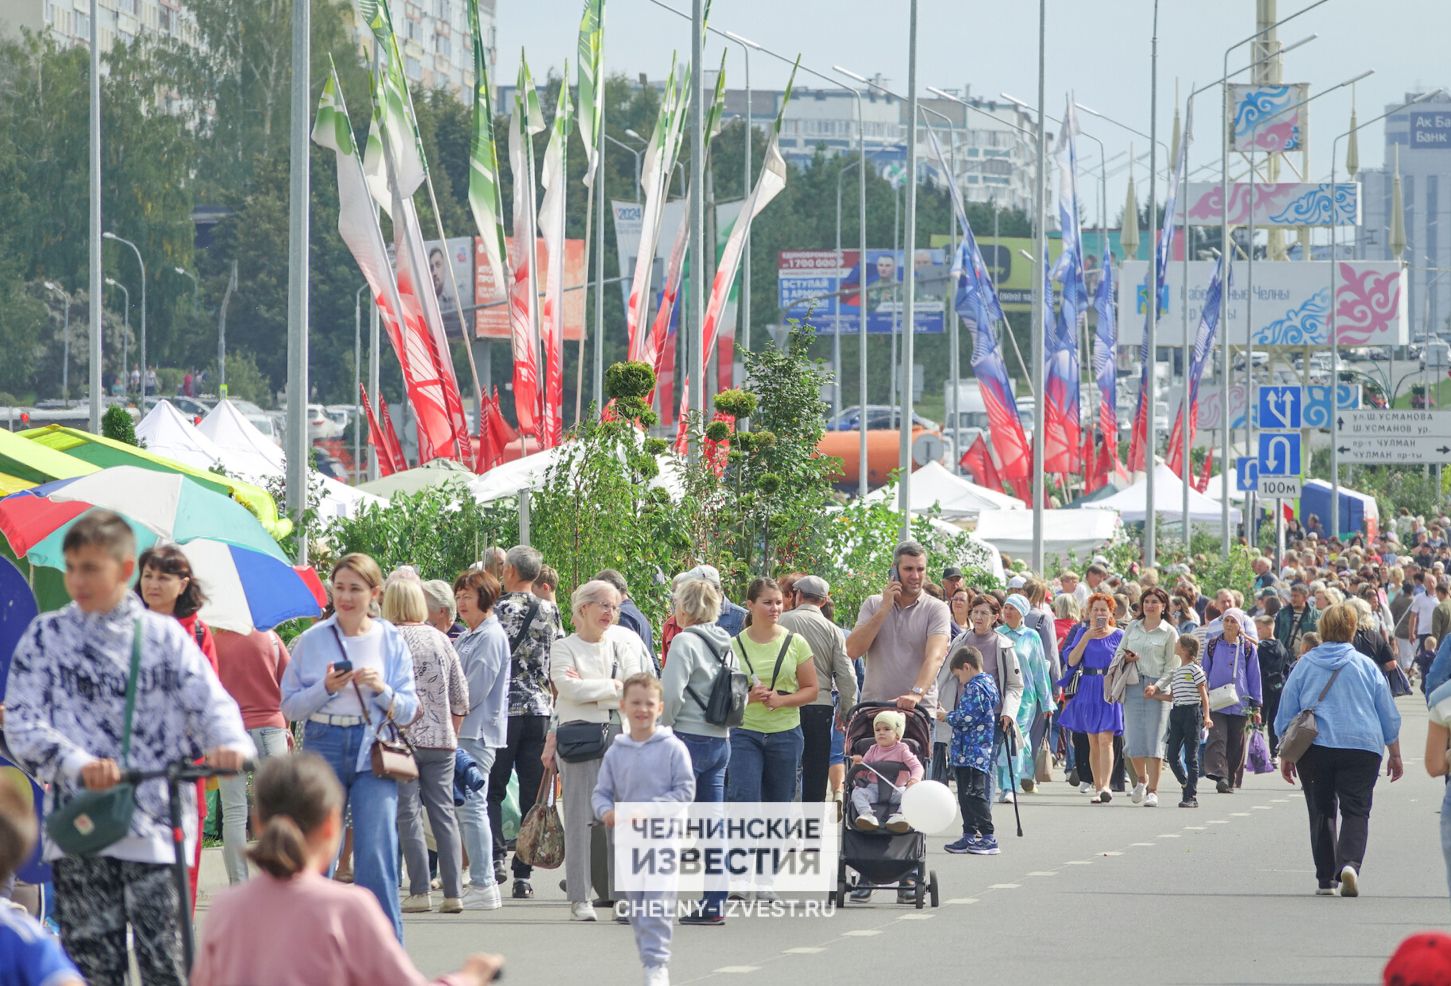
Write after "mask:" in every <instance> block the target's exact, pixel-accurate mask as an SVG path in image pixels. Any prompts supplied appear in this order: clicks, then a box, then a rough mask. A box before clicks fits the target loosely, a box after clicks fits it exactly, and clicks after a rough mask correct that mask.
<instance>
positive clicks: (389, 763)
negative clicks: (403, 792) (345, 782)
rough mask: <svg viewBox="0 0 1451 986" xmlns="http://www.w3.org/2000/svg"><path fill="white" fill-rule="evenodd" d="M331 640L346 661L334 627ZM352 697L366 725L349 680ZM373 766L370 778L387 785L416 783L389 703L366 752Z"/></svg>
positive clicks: (361, 702)
mask: <svg viewBox="0 0 1451 986" xmlns="http://www.w3.org/2000/svg"><path fill="white" fill-rule="evenodd" d="M332 626H333V637H334V638H336V639H337V642H338V650H340V651H342V652H343V659H344V660H347V659H348V649H347V648H346V647H344V646H343V635H342V632H341V631H340V630H338V625H337V624H336V623H334V624H333V625H332ZM353 694H355V695H357V696H358V705H359V706H361V707H362V709H363V718H364V719H367V720H369V721H371V720H372V716H370V715H369V714H368V700H367V699H365V698H363V690H362V689H361V688H359V687H358V682H357V680H356V679H354V680H353ZM369 757H370V759H371V761H372V765H373V776H374V777H381V778H383V779H384V780H387V781H416V780H418V763H417V761H415V760H414V759H413V744H412V743H410V742H408V737H407V736H404V735H403V731H402V730H401V729H399V728H398V723H396V722H394V721H393V705H392V703H389V705H388V711H387V712H386V713H384V720H383V724H382V725H381V726H377V727H375V728H374V730H373V749H372V750H371V751H370V752H369Z"/></svg>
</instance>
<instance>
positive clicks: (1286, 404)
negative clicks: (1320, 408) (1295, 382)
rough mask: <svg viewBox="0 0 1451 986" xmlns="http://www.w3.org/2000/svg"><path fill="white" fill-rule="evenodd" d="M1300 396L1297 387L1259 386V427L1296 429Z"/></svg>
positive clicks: (1300, 401) (1298, 422)
mask: <svg viewBox="0 0 1451 986" xmlns="http://www.w3.org/2000/svg"><path fill="white" fill-rule="evenodd" d="M1302 398H1303V395H1302V394H1301V392H1300V388H1299V387H1295V386H1275V387H1261V388H1260V393H1259V418H1260V427H1261V428H1264V429H1266V430H1268V431H1275V430H1283V431H1298V430H1299V428H1300V414H1301V405H1302Z"/></svg>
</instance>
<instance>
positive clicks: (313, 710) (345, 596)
mask: <svg viewBox="0 0 1451 986" xmlns="http://www.w3.org/2000/svg"><path fill="white" fill-rule="evenodd" d="M330 581H331V586H330V587H331V589H332V600H333V610H334V614H333V615H332V616H330V617H329V618H327V619H326V620H323V621H321V622H320V623H317V624H316V625H314V626H313V627H312V628H310V629H309V630H308V631H307V632H306V633H304V634H303V635H302V636H300V637H298V638H297V640H296V641H294V642H293V645H292V661H291V663H289V664H288V665H287V671H286V672H285V673H284V674H283V675H282V713H283V715H285V716H287V719H288V721H289V722H301V721H305V722H306V724H307V725H306V726H305V727H304V730H303V746H304V747H305V748H306V749H307V750H308V751H309V752H311V753H316V754H318V755H320V756H321V757H322V758H323V759H324V760H326V761H327V762H328V764H329V765H330V766H331V767H332V769H333V772H334V773H336V774H337V775H338V781H339V782H340V783H341V784H342V786H343V793H344V796H345V797H346V799H347V804H348V807H350V808H351V809H352V816H353V878H354V880H355V882H356V883H357V884H358V886H360V887H366V888H367V889H368V890H371V891H372V892H373V895H374V896H375V897H377V898H378V903H379V904H380V905H381V906H382V908H383V913H384V914H386V915H388V918H389V920H390V921H392V923H393V932H394V934H396V935H397V936H398V940H399V941H402V940H403V916H402V914H401V913H400V911H399V905H398V784H397V782H396V781H392V780H389V779H386V778H382V777H375V776H374V775H373V769H372V751H373V740H374V739H375V737H376V735H377V729H378V727H379V726H380V725H382V723H383V722H384V721H385V720H386V719H392V720H393V721H394V722H398V723H409V722H412V721H413V719H414V717H415V716H417V715H418V693H417V692H416V691H415V689H414V684H413V657H412V655H411V654H410V653H409V652H408V645H407V644H406V643H405V642H404V640H403V634H402V633H400V632H399V631H398V628H397V627H395V626H394V625H393V624H391V623H389V622H388V621H386V620H382V619H378V618H376V616H375V615H374V613H375V611H376V608H377V603H378V597H379V596H380V595H381V594H382V591H383V573H382V572H381V571H380V570H379V569H378V563H377V562H375V561H374V560H373V559H372V558H370V557H368V556H367V555H364V554H351V555H344V556H343V558H342V559H341V560H339V561H338V563H337V565H335V566H334V567H333V572H332V578H331V580H330ZM344 662H346V663H344Z"/></svg>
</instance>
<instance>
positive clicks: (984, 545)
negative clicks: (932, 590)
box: [930, 517, 1007, 581]
mask: <svg viewBox="0 0 1451 986" xmlns="http://www.w3.org/2000/svg"><path fill="white" fill-rule="evenodd" d="M930 523H931V525H932V529H933V530H935V531H941V532H942V533H943V534H945V535H947V536H948V537H957V536H959V535H962V534H966V535H967V540H968V542H969V543H970V544H971V545H972V547H974V548H977V549H978V550H979V552H980V557H975V558H959V559H957V562H958V564H967V565H974V566H981V567H984V568H986V569H987V570H988V571H989V572H990V573H992V575H993V577H994V578H996V579H998V580H999V581H1001V580H1004V579H1006V578H1007V572H1006V570H1005V569H1004V568H1003V553H1002V552H1001V551H999V550H998V549H997V547H996V546H995V545H992V544H989V543H988V542H986V541H984V540H983V539H982V538H980V537H978V536H977V535H976V534H974V533H972V532H971V531H965V530H963V529H962V528H961V527H958V526H957V525H956V524H950V523H948V522H947V521H945V520H942V519H941V518H939V517H933V518H932V520H931V521H930ZM984 559H986V564H985V565H984V564H983V560H984ZM937 574H939V575H940V574H942V573H940V572H939V573H937Z"/></svg>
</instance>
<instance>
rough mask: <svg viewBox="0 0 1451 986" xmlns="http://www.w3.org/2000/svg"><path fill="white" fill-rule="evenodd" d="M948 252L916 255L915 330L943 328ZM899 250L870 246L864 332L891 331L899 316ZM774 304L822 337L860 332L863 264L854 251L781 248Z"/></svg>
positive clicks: (948, 278) (902, 261) (901, 301)
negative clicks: (807, 323) (806, 324)
mask: <svg viewBox="0 0 1451 986" xmlns="http://www.w3.org/2000/svg"><path fill="white" fill-rule="evenodd" d="M950 260H951V258H950V257H949V256H948V251H946V250H941V249H932V248H930V247H929V248H927V249H924V250H918V251H917V253H916V257H915V269H916V277H915V281H916V285H917V291H916V300H915V308H916V311H915V312H914V317H913V321H914V324H915V327H916V331H918V332H941V331H943V329H944V327H945V324H946V318H945V315H946V311H947V305H946V295H947V291H948V289H949V287H950V285H949V282H950V281H951V271H950V270H949V263H950ZM904 265H905V255H904V253H903V252H902V251H901V250H868V251H867V256H866V311H867V331H868V332H879V333H889V332H892V331H893V330H894V329H895V328H898V327H899V326H900V321H901V318H902V306H903V304H904V299H903V296H902V284H903V280H902V272H903V268H904ZM776 278H777V280H776V285H777V288H776V303H777V305H778V306H779V307H780V309H781V317H782V318H799V319H808V318H809V320H810V322H811V324H812V326H814V327H815V328H816V331H817V332H818V333H819V334H822V335H834V334H836V333H838V332H843V333H854V332H859V331H860V330H861V312H862V264H861V254H860V251H858V250H842V251H841V253H840V255H838V254H837V252H836V251H835V250H782V251H781V252H780V253H779V254H778V255H777V257H776Z"/></svg>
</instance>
